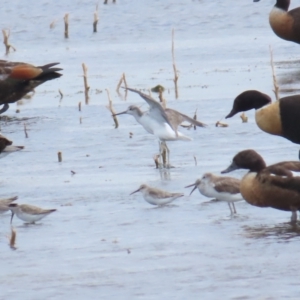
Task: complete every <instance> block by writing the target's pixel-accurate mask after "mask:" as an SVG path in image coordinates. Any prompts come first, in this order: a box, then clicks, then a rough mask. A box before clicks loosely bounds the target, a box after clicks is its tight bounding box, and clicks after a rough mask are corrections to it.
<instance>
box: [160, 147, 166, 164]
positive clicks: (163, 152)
mask: <svg viewBox="0 0 300 300" xmlns="http://www.w3.org/2000/svg"><path fill="white" fill-rule="evenodd" d="M161 157H162V163H163V166H166V165H167V149H166V148H165V147H163V150H162V153H161Z"/></svg>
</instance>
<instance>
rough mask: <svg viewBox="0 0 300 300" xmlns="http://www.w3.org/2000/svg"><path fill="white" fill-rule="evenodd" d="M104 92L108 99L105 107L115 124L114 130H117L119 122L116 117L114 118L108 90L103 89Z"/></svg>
mask: <svg viewBox="0 0 300 300" xmlns="http://www.w3.org/2000/svg"><path fill="white" fill-rule="evenodd" d="M105 90H106V92H107V97H108V106H106V107H107V108H108V110H109V111H110V112H111V115H112V118H113V120H114V122H115V128H118V127H119V122H118V119H117V116H115V114H116V112H115V110H114V108H113V106H112V100H111V98H110V94H109V90H108V89H105Z"/></svg>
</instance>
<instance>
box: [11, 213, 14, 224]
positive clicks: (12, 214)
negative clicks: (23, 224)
mask: <svg viewBox="0 0 300 300" xmlns="http://www.w3.org/2000/svg"><path fill="white" fill-rule="evenodd" d="M14 215H15V213H14V212H13V211H11V218H10V224H11V223H12V220H13V217H14Z"/></svg>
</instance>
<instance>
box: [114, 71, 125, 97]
mask: <svg viewBox="0 0 300 300" xmlns="http://www.w3.org/2000/svg"><path fill="white" fill-rule="evenodd" d="M123 78H124V74H122V76H121V78H120V80H119V83H118V85H117V88H116V92H117V93H118V95H119V96H121V93H120V87H121V85H122V82H123V80H124V79H123Z"/></svg>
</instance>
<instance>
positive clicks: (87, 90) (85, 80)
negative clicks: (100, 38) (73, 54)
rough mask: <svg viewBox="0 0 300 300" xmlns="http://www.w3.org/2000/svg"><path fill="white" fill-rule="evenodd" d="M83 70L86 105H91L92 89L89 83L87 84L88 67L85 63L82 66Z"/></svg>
mask: <svg viewBox="0 0 300 300" xmlns="http://www.w3.org/2000/svg"><path fill="white" fill-rule="evenodd" d="M82 69H83V83H84V95H85V104H89V89H90V87H89V86H88V82H87V67H86V65H85V64H84V63H83V64H82Z"/></svg>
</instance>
